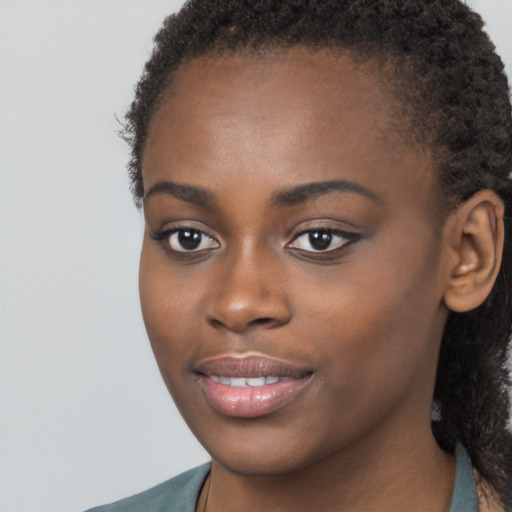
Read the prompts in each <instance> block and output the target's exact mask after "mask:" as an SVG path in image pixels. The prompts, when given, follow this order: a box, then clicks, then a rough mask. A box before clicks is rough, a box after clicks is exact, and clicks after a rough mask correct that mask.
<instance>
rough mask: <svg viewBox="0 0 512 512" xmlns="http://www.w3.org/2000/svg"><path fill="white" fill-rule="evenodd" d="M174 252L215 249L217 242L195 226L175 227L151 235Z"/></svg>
mask: <svg viewBox="0 0 512 512" xmlns="http://www.w3.org/2000/svg"><path fill="white" fill-rule="evenodd" d="M153 238H154V239H155V240H158V241H160V242H162V243H163V244H165V245H167V246H168V247H169V248H170V249H171V250H172V251H175V252H182V253H183V252H200V251H208V250H211V249H217V248H218V247H219V243H218V242H217V240H214V239H213V238H212V237H211V236H208V235H207V234H206V233H205V232H204V231H201V230H200V229H196V228H176V229H172V230H168V231H164V232H161V233H157V234H156V235H154V236H153Z"/></svg>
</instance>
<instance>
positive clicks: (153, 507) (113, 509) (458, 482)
mask: <svg viewBox="0 0 512 512" xmlns="http://www.w3.org/2000/svg"><path fill="white" fill-rule="evenodd" d="M456 456H457V471H456V473H455V485H454V488H453V496H452V502H451V505H450V512H478V502H477V495H476V488H475V481H474V479H473V472H472V470H471V461H470V460H469V457H468V455H467V453H466V452H465V451H464V449H462V448H460V447H459V448H457V451H456ZM210 467H211V464H204V465H203V466H199V467H198V468H195V469H191V470H190V471H187V472H186V473H182V474H181V475H178V476H177V477H175V478H171V479H170V480H167V481H166V482H163V483H161V484H160V485H157V486H156V487H153V488H151V489H148V490H147V491H144V492H141V493H140V494H136V495H135V496H132V497H131V498H126V499H124V500H121V501H116V502H115V503H112V504H110V505H105V506H103V507H97V508H93V509H91V510H89V511H88V512H194V511H195V507H196V502H197V499H198V497H199V492H200V491H201V488H202V486H203V483H204V481H205V479H206V477H207V476H208V473H209V471H210Z"/></svg>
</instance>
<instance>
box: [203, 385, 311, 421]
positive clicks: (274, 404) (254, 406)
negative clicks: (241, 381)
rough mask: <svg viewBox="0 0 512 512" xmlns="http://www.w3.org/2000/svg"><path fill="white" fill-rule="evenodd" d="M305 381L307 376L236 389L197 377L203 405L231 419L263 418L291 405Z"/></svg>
mask: <svg viewBox="0 0 512 512" xmlns="http://www.w3.org/2000/svg"><path fill="white" fill-rule="evenodd" d="M308 382H309V376H308V377H304V378H301V379H292V380H288V381H284V382H277V383H275V384H269V385H267V386H258V387H251V386H247V387H243V388H236V387H230V386H226V385H224V384H221V383H220V382H215V381H213V380H212V379H210V378H209V377H206V376H203V377H201V387H202V390H203V393H204V396H205V398H206V400H207V402H208V403H209V404H210V405H211V406H212V407H213V408H214V409H216V410H217V411H218V412H220V413H221V414H224V415H226V416H232V417H235V418H257V417H259V416H266V415H267V414H270V413H272V412H274V411H276V410H277V409H280V408H281V407H284V406H285V405H287V404H289V403H290V402H292V401H293V400H294V399H295V398H296V396H297V395H298V394H299V393H300V391H302V389H303V388H304V386H305V385H306V384H307V383H308Z"/></svg>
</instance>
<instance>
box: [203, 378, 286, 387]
mask: <svg viewBox="0 0 512 512" xmlns="http://www.w3.org/2000/svg"><path fill="white" fill-rule="evenodd" d="M210 379H212V380H213V381H214V382H219V383H220V384H223V385H224V386H230V387H232V388H246V387H261V386H268V385H270V384H277V383H278V382H286V381H289V380H291V377H275V376H273V375H272V376H269V377H219V376H218V375H211V376H210Z"/></svg>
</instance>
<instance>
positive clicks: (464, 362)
mask: <svg viewBox="0 0 512 512" xmlns="http://www.w3.org/2000/svg"><path fill="white" fill-rule="evenodd" d="M296 45H300V46H305V47H308V48H311V49H312V50H316V49H326V48H327V49H340V50H342V51H348V52H350V54H351V55H353V56H355V58H356V59H364V60H367V61H374V62H377V63H381V65H380V66H379V69H380V71H381V72H382V73H386V74H387V76H386V77H387V78H391V80H388V83H390V84H391V87H394V89H395V91H394V92H395V93H396V97H397V98H398V100H399V101H398V102H397V103H398V104H399V105H401V107H402V109H403V112H402V115H405V119H407V120H408V122H409V127H408V129H407V130H405V129H404V128H401V130H402V131H403V132H407V133H404V135H406V136H407V137H411V136H412V137H414V139H415V140H416V141H417V142H419V143H420V144H423V145H426V146H428V149H429V150H430V151H431V153H432V154H433V155H434V157H435V159H436V165H437V168H438V177H439V179H438V181H439V187H440V190H441V191H442V193H441V194H440V196H442V202H443V204H444V205H445V207H446V208H447V209H450V208H453V207H454V206H456V205H457V204H460V203H461V202H462V201H464V200H466V199H467V198H469V197H470V196H471V195H473V194H474V193H475V192H477V191H478V190H481V189H491V190H494V191H495V192H496V193H497V194H498V195H499V196H500V197H501V198H502V200H503V201H504V203H505V209H506V214H505V233H506V237H505V238H506V241H505V248H504V258H503V263H502V266H501V269H500V272H499V275H498V278H497V281H496V284H495V286H494V288H493V290H492V292H491V294H490V296H489V297H488V298H487V300H486V301H485V302H484V303H483V304H482V305H481V306H480V307H478V308H477V309H475V310H473V311H470V312H468V313H451V315H450V317H449V319H448V322H447V325H446V327H445V332H444V336H443V340H442V344H441V351H440V357H439V364H438V372H437V380H436V387H435V393H434V402H435V406H436V409H437V411H438V415H439V422H435V423H434V424H433V425H434V433H435V434H436V437H437V439H438V442H439V443H440V445H441V446H443V447H444V448H445V449H447V450H450V449H453V445H454V443H455V442H460V443H462V444H463V445H464V446H465V448H466V449H467V451H468V453H469V455H470V457H471V460H472V462H473V465H474V466H475V467H476V468H477V470H478V471H479V472H480V474H481V475H482V476H483V478H485V479H486V480H487V481H488V482H489V483H490V484H491V486H492V487H493V488H494V489H495V491H496V492H497V494H498V495H499V497H500V498H501V501H502V502H503V504H504V505H505V506H506V507H507V509H508V507H512V434H511V432H510V430H509V417H510V399H509V384H510V382H509V374H508V370H507V355H508V346H509V341H510V335H511V329H512V300H511V297H510V292H509V290H511V289H512V283H511V281H510V280H511V276H512V268H511V265H512V244H511V238H510V237H511V235H512V225H511V222H512V215H510V208H511V206H512V204H511V198H512V186H511V181H510V176H509V174H510V172H511V170H512V117H511V105H510V96H509V89H508V85H507V78H506V75H505V73H504V68H503V64H502V62H501V60H500V58H499V57H498V56H497V55H496V53H495V48H494V46H493V44H492V42H491V41H490V40H489V38H488V36H487V34H486V33H485V32H484V31H483V22H482V19H481V18H480V16H479V15H478V14H476V13H475V12H473V11H471V10H470V9H469V8H468V7H467V6H466V5H465V4H464V3H462V2H461V1H459V0H190V1H188V2H187V3H186V4H185V5H184V7H183V8H182V9H181V10H180V11H179V12H178V13H177V14H174V15H171V16H169V17H168V18H167V19H166V20H165V22H164V25H163V27H162V28H161V30H160V31H159V33H158V34H157V35H156V37H155V47H154V50H153V53H152V55H151V58H150V59H149V61H148V62H147V64H146V67H145V70H144V73H143V75H142V78H141V80H140V82H139V84H138V86H137V88H136V93H135V99H134V101H133V103H132V105H131V107H130V109H129V111H128V113H127V116H126V120H127V122H126V126H125V130H124V136H125V138H126V139H127V140H128V142H129V143H130V145H131V148H132V160H131V162H130V164H129V172H130V177H131V180H132V190H133V193H134V196H135V199H136V202H138V203H139V204H140V202H141V199H142V197H143V194H144V189H143V182H142V175H141V159H142V155H143V151H144V146H145V142H146V137H147V133H148V126H149V124H150V121H151V119H152V117H153V115H154V113H155V111H156V110H157V109H158V107H159V105H160V101H161V98H162V95H163V93H164V92H165V91H166V90H167V88H168V87H169V84H170V82H171V81H172V77H173V74H174V72H175V70H176V69H177V68H178V67H179V66H180V64H181V63H182V62H183V61H184V60H189V59H193V58H195V57H198V56H201V55H207V54H212V53H217V52H237V51H256V52H257V51H264V50H268V49H270V50H272V48H287V47H291V46H296ZM382 63H385V64H386V65H382ZM446 205H448V206H446ZM440 427H442V428H440Z"/></svg>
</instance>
